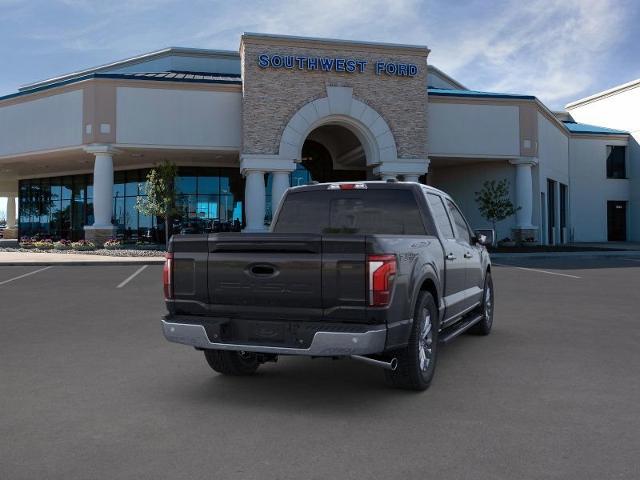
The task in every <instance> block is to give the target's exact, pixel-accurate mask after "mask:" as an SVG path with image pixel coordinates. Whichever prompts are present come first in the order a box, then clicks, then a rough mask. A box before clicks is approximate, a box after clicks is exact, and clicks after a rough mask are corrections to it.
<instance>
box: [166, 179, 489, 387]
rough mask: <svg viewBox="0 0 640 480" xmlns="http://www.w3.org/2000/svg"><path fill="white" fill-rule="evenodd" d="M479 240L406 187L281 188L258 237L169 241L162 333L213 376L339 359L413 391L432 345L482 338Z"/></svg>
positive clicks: (444, 199) (426, 374)
mask: <svg viewBox="0 0 640 480" xmlns="http://www.w3.org/2000/svg"><path fill="white" fill-rule="evenodd" d="M486 241H487V240H486V237H485V236H483V235H481V234H479V233H474V232H473V230H471V229H470V228H469V225H468V223H467V221H466V220H465V218H464V217H463V215H462V213H461V212H460V210H459V209H458V207H457V206H456V204H455V203H454V202H453V200H452V199H451V197H449V196H448V195H447V194H445V193H444V192H442V191H439V190H437V189H435V188H431V187H428V186H425V185H421V184H419V183H414V182H398V181H392V182H389V181H386V182H383V181H375V182H369V181H367V182H361V183H353V182H351V183H349V182H339V183H325V184H315V185H305V186H300V187H294V188H290V189H288V190H287V191H286V193H285V195H284V197H283V199H282V201H281V202H280V205H279V207H278V209H277V211H276V213H275V215H274V218H273V222H272V225H271V228H270V231H269V232H264V233H246V232H245V233H216V234H208V235H206V234H203V235H174V236H173V237H172V239H171V241H170V243H169V246H168V253H167V257H166V262H165V266H164V273H163V277H164V278H163V281H164V297H165V303H166V306H167V309H168V314H167V315H166V316H165V317H164V318H163V320H162V328H163V332H164V335H165V337H166V339H167V340H169V341H171V342H177V343H182V344H185V345H191V346H193V347H195V348H196V349H197V350H202V351H203V352H204V355H205V358H206V360H207V363H208V364H209V365H210V367H211V368H212V369H213V370H215V371H216V372H219V373H222V374H227V375H250V374H253V373H254V372H255V371H256V370H257V369H258V367H259V366H260V364H262V363H264V362H267V361H275V360H277V358H278V355H305V356H310V357H350V358H352V359H356V360H361V361H364V362H367V363H370V364H372V365H377V366H380V367H383V368H384V372H385V375H386V378H387V381H388V382H389V383H390V384H391V385H392V386H395V387H400V388H406V389H413V390H424V389H426V388H427V387H428V386H429V385H430V383H431V380H432V378H433V374H434V371H435V366H436V360H437V354H438V344H442V343H446V342H448V341H450V340H451V339H453V338H454V337H456V336H457V335H459V334H461V333H463V332H465V331H467V330H471V331H473V332H475V333H477V334H480V335H487V334H488V333H489V332H490V330H491V325H492V322H493V310H494V292H493V283H492V281H491V264H490V260H489V255H488V253H487V250H486V248H485V243H486Z"/></svg>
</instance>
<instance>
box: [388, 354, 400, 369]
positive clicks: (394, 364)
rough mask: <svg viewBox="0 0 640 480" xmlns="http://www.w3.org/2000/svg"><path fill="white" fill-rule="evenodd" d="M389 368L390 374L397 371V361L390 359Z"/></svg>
mask: <svg viewBox="0 0 640 480" xmlns="http://www.w3.org/2000/svg"><path fill="white" fill-rule="evenodd" d="M389 367H390V368H391V371H392V372H395V371H396V370H397V369H398V359H397V358H396V357H393V358H392V359H391V361H390V362H389Z"/></svg>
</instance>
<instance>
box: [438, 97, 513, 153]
mask: <svg viewBox="0 0 640 480" xmlns="http://www.w3.org/2000/svg"><path fill="white" fill-rule="evenodd" d="M519 121H520V120H519V110H518V107H517V106H514V105H505V106H502V105H473V104H465V103H457V102H455V103H442V102H437V103H436V102H432V101H430V102H429V111H428V124H429V130H428V132H427V143H428V145H429V155H434V156H437V155H455V156H465V155H489V156H490V155H504V156H513V157H517V156H519V155H520V145H519Z"/></svg>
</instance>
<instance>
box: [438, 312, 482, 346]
mask: <svg viewBox="0 0 640 480" xmlns="http://www.w3.org/2000/svg"><path fill="white" fill-rule="evenodd" d="M480 320H482V314H480V315H477V314H476V315H471V316H469V317H468V318H463V319H462V320H460V321H459V322H458V323H456V324H454V325H452V326H450V327H449V328H447V329H446V330H444V331H443V332H440V339H439V343H449V342H450V341H451V340H453V339H454V338H456V337H457V336H458V335H460V334H461V333H464V332H466V331H467V330H469V329H470V328H471V327H473V326H474V325H475V324H476V323H478V322H479V321H480Z"/></svg>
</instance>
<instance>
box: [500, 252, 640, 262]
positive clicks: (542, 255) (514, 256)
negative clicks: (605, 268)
mask: <svg viewBox="0 0 640 480" xmlns="http://www.w3.org/2000/svg"><path fill="white" fill-rule="evenodd" d="M489 255H490V257H491V259H492V260H502V259H516V260H523V259H534V258H535V259H541V258H556V259H557V258H569V257H571V258H576V257H582V258H589V257H591V258H596V257H597V258H611V257H613V258H616V257H617V258H620V257H622V258H640V250H610V251H598V250H592V251H587V252H529V253H490V254H489Z"/></svg>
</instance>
